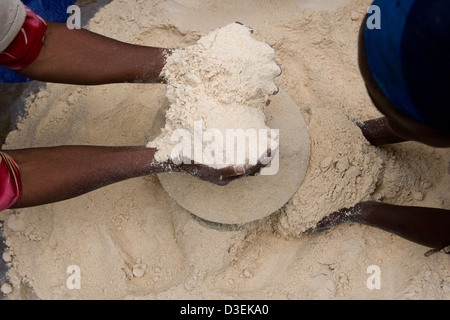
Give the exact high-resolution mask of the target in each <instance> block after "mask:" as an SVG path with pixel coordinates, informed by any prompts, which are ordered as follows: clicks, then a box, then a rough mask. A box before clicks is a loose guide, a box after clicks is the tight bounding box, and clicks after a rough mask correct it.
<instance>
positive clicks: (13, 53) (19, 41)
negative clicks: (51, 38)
mask: <svg viewBox="0 0 450 320" xmlns="http://www.w3.org/2000/svg"><path fill="white" fill-rule="evenodd" d="M25 9H26V11H27V16H26V18H25V23H24V24H23V26H22V29H21V30H20V32H19V34H18V35H17V36H16V38H15V39H14V40H13V42H11V44H10V45H9V46H8V48H6V49H5V51H3V52H1V53H0V65H1V66H3V67H5V68H8V69H12V70H20V69H24V68H26V67H28V66H29V65H30V64H32V63H33V62H34V60H36V58H37V57H38V55H39V53H40V52H41V48H42V43H43V41H44V36H45V31H46V30H47V23H46V22H45V20H44V19H42V18H41V17H40V16H38V15H37V14H35V13H34V12H33V11H31V10H30V8H28V7H27V6H25Z"/></svg>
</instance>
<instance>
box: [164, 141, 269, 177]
mask: <svg viewBox="0 0 450 320" xmlns="http://www.w3.org/2000/svg"><path fill="white" fill-rule="evenodd" d="M275 153H276V152H272V151H271V150H270V149H269V150H268V151H267V154H265V155H263V156H262V157H261V158H260V159H259V160H258V162H257V163H256V164H255V165H250V166H242V165H241V166H236V167H235V166H228V167H224V168H213V167H211V166H208V165H205V164H199V163H195V162H194V161H190V162H189V161H184V162H182V163H181V164H179V165H171V168H172V171H175V172H185V173H189V174H191V175H192V176H194V177H196V178H199V179H201V180H204V181H207V182H211V183H213V184H216V185H219V186H226V185H228V184H229V183H230V182H232V181H234V180H237V179H240V178H243V177H247V176H256V175H258V174H259V173H260V171H261V169H262V168H264V167H265V166H267V165H268V164H269V163H270V161H272V159H273V157H274V156H275Z"/></svg>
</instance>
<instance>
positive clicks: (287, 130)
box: [158, 90, 310, 224]
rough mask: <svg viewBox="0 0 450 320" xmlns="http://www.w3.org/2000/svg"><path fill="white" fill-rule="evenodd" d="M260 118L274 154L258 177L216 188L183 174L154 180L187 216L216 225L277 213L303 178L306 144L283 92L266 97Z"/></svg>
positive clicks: (292, 105) (302, 123)
mask: <svg viewBox="0 0 450 320" xmlns="http://www.w3.org/2000/svg"><path fill="white" fill-rule="evenodd" d="M266 118H267V125H268V127H269V128H271V129H279V151H278V153H277V155H276V156H275V158H274V159H273V160H272V162H271V163H270V164H269V165H268V166H267V167H266V168H264V169H263V171H262V172H261V174H260V175H258V176H255V177H245V178H242V179H239V180H235V181H233V182H231V183H229V184H228V185H227V186H217V185H214V184H211V183H209V182H205V181H202V180H200V179H198V178H195V177H193V176H191V175H189V174H184V173H163V174H159V175H158V178H159V180H160V182H161V184H162V186H163V187H164V189H165V190H166V191H167V193H168V194H169V195H170V196H171V197H172V198H173V199H174V200H175V201H176V202H177V203H178V204H179V205H180V206H182V207H183V208H184V209H186V210H187V211H189V212H191V213H192V214H194V215H196V216H198V217H200V218H202V219H205V220H208V221H211V222H217V223H222V224H244V223H247V222H251V221H254V220H258V219H261V218H264V217H267V216H268V215H270V214H271V213H273V212H275V211H276V210H278V209H279V208H281V207H282V206H283V205H285V204H286V203H287V202H288V201H289V200H290V198H291V197H292V196H293V195H294V194H295V192H296V191H297V190H298V188H299V186H300V184H301V183H302V181H303V178H304V177H305V174H306V171H307V168H308V163H309V157H310V139H309V134H308V129H307V126H306V122H305V119H304V118H303V116H302V114H301V112H300V108H299V107H298V105H297V104H296V103H295V101H294V100H293V99H292V98H291V97H290V96H289V95H288V94H287V93H286V92H285V91H283V90H280V92H279V93H278V94H277V95H275V96H273V97H272V99H271V104H270V105H269V106H268V107H267V108H266ZM159 124H160V125H161V122H159ZM162 125H164V124H162ZM160 127H161V126H160ZM277 164H278V165H277Z"/></svg>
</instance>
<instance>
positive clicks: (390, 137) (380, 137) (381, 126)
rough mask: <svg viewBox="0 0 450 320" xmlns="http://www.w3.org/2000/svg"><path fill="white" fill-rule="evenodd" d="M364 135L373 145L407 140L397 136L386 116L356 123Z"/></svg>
mask: <svg viewBox="0 0 450 320" xmlns="http://www.w3.org/2000/svg"><path fill="white" fill-rule="evenodd" d="M358 126H359V127H360V129H361V131H362V133H363V135H364V137H365V138H366V139H367V141H369V142H370V144H371V145H373V146H382V145H387V144H393V143H400V142H405V141H408V140H406V139H404V138H401V137H399V136H398V135H397V134H395V133H394V132H393V131H392V129H391V128H390V127H389V124H388V120H387V118H386V117H382V118H377V119H372V120H367V121H364V122H363V123H361V124H358Z"/></svg>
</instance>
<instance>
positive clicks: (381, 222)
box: [311, 201, 450, 249]
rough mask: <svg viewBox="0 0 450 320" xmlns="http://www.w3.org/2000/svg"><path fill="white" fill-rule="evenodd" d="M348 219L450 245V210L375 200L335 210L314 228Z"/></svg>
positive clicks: (430, 243) (439, 246)
mask: <svg viewBox="0 0 450 320" xmlns="http://www.w3.org/2000/svg"><path fill="white" fill-rule="evenodd" d="M345 222H357V223H360V224H364V225H368V226H371V227H375V228H378V229H381V230H384V231H387V232H390V233H393V234H396V235H398V236H400V237H402V238H405V239H407V240H410V241H413V242H416V243H418V244H421V245H423V246H427V247H431V248H435V249H442V248H444V247H446V246H448V245H450V210H445V209H437V208H423V207H408V206H396V205H391V204H386V203H381V202H375V201H367V202H361V203H358V204H357V205H356V206H354V207H353V208H348V209H342V210H340V211H338V212H335V213H332V214H330V215H328V216H326V217H325V218H323V219H322V220H321V221H319V222H318V223H317V225H316V228H315V229H313V230H311V231H316V230H321V229H327V228H330V227H333V226H336V225H339V224H342V223H345Z"/></svg>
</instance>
